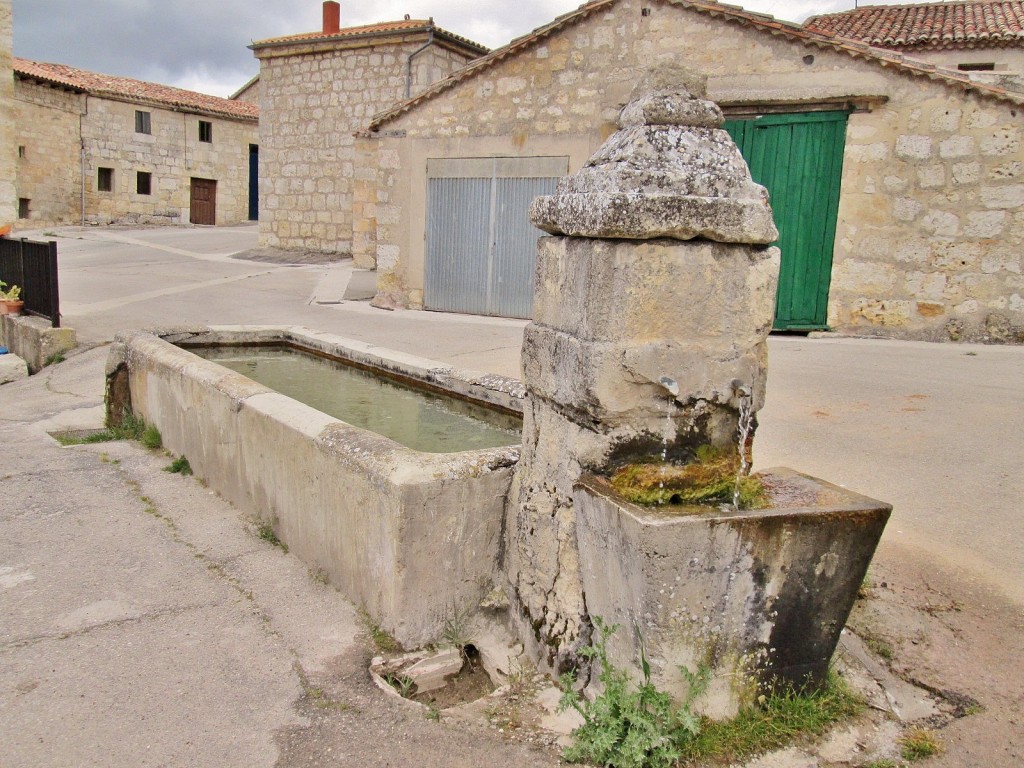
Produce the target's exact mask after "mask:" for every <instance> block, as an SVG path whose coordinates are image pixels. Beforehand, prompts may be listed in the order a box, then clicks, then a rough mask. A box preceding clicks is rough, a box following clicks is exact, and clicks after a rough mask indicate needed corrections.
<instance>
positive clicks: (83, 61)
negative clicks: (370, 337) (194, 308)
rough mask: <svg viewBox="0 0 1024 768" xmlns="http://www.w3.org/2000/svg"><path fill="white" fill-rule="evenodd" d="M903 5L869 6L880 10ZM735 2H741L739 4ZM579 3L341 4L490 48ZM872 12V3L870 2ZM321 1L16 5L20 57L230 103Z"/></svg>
mask: <svg viewBox="0 0 1024 768" xmlns="http://www.w3.org/2000/svg"><path fill="white" fill-rule="evenodd" d="M897 1H898V0H888V2H887V0H871V4H874V5H886V4H893V2H897ZM733 2H737V0H733ZM580 3H581V0H513V1H512V2H510V1H509V0H341V17H342V26H355V25H358V24H367V23H372V22H376V21H387V20H393V19H401V18H403V17H404V16H405V14H410V15H411V16H412V18H414V19H420V18H427V17H429V16H433V17H434V21H435V22H437V24H438V25H440V26H442V27H444V28H445V29H447V30H449V31H451V32H455V33H457V34H460V35H463V36H464V37H468V38H470V39H471V40H475V41H477V42H479V43H483V44H484V45H487V46H489V47H491V48H494V47H497V46H500V45H504V44H505V43H507V42H508V41H509V40H511V39H512V38H514V37H518V36H519V35H522V34H525V33H526V32H529V31H530V30H532V29H534V28H535V27H538V26H540V25H542V24H546V23H547V22H549V21H551V20H552V19H553V18H554V17H555V16H558V15H560V14H562V13H565V12H567V11H570V10H573V9H574V8H576V7H578V6H579V5H580ZM739 4H742V5H744V7H746V8H747V9H748V10H752V11H759V12H762V13H771V14H774V15H775V16H777V17H779V18H782V19H786V20H788V21H802V20H803V19H804V18H806V17H807V16H809V15H811V14H814V13H829V12H832V11H837V10H846V9H848V8H852V7H853V5H854V0H747V2H745V3H739ZM863 4H867V3H862V5H863ZM320 22H321V2H320V1H319V0H14V53H15V55H16V56H21V57H23V58H26V59H35V60H37V61H50V62H56V63H60V64H68V65H71V66H73V67H78V68H80V69H87V70H91V71H93V72H102V73H105V74H111V75H122V76H125V77H134V78H138V79H139V80H149V81H153V82H158V83H165V84H168V85H176V86H178V87H180V88H188V89H191V90H196V91H202V92H204V93H212V94H214V95H217V96H228V95H229V94H230V93H232V92H233V91H234V90H236V89H237V88H238V87H240V86H241V85H242V84H243V83H245V82H246V81H247V80H248V79H249V78H250V77H252V76H253V75H255V74H256V73H257V72H258V71H259V67H258V66H257V62H256V60H255V59H254V58H253V56H252V51H250V50H248V49H247V48H246V46H247V45H249V43H251V42H252V41H253V40H261V39H264V38H268V37H277V36H279V35H289V34H293V33H297V32H310V31H314V30H317V29H319V28H320Z"/></svg>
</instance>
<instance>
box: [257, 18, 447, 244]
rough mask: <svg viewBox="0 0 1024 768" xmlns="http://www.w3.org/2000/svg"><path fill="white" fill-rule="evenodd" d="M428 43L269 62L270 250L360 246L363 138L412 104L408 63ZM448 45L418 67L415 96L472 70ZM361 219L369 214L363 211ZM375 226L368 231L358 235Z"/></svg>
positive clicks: (264, 214)
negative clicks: (358, 164)
mask: <svg viewBox="0 0 1024 768" xmlns="http://www.w3.org/2000/svg"><path fill="white" fill-rule="evenodd" d="M425 40H426V37H425V36H423V37H422V39H420V38H416V39H414V40H409V41H401V42H398V43H381V44H378V45H364V46H362V47H355V48H341V49H333V50H326V51H324V50H319V51H310V52H303V51H301V50H299V51H295V52H288V51H286V52H285V53H286V54H287V55H280V53H278V54H276V55H270V54H269V53H264V52H258V53H257V55H258V56H259V57H260V58H261V63H260V114H261V120H260V243H261V244H262V245H265V246H273V247H281V248H302V249H309V250H314V251H324V252H340V253H348V252H350V251H351V250H352V240H353V223H352V222H353V202H354V197H353V181H354V179H355V178H358V177H357V176H356V173H355V167H354V150H353V144H354V139H353V134H354V133H355V132H356V131H357V130H359V129H360V128H362V127H363V126H364V125H366V124H367V123H368V122H369V120H370V118H371V117H372V116H373V115H374V114H376V113H377V112H380V111H382V110H383V109H385V108H387V107H390V106H392V105H393V104H395V103H396V102H399V101H402V100H404V99H405V93H406V61H407V59H408V56H409V54H411V53H412V52H413V51H415V50H416V49H417V48H419V47H420V46H421V45H422V44H423V42H424V41H425ZM465 62H466V57H465V56H464V55H462V54H459V53H457V52H454V51H451V50H449V49H447V48H444V47H442V46H440V45H433V46H431V47H430V48H428V49H426V50H425V51H423V52H422V53H420V54H419V55H418V56H417V57H416V59H414V62H413V69H412V75H413V77H412V89H411V92H412V94H413V95H416V94H417V93H419V92H420V91H422V90H423V89H424V88H426V86H427V85H429V84H430V83H432V82H434V81H435V80H438V79H440V78H443V77H445V76H447V75H448V74H449V73H451V72H453V71H454V70H456V69H458V68H459V67H461V66H463V65H464V64H465ZM359 213H360V217H359V218H361V219H363V216H362V214H363V213H364V211H362V210H360V211H359ZM368 226H369V225H368V224H367V223H365V220H364V223H362V224H360V225H359V227H357V230H356V233H355V237H360V236H361V234H362V233H363V232H364V231H365V229H366V228H367V227H368Z"/></svg>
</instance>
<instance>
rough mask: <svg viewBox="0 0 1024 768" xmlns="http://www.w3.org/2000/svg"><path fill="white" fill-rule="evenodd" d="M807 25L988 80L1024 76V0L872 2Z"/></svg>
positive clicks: (816, 18)
mask: <svg viewBox="0 0 1024 768" xmlns="http://www.w3.org/2000/svg"><path fill="white" fill-rule="evenodd" d="M804 28H805V29H808V30H810V31H812V32H821V33H823V34H826V35H835V36H837V37H846V38H850V39H852V40H858V41H860V42H862V43H867V44H868V45H873V46H875V47H877V48H888V49H891V50H894V51H899V52H901V53H905V54H907V55H908V56H913V57H914V58H915V59H919V60H921V61H926V62H929V63H931V64H935V65H937V66H940V67H946V68H947V69H955V70H958V71H961V72H971V73H976V74H974V75H973V76H975V77H977V78H980V79H982V80H992V79H994V78H1000V77H1003V76H1006V75H1017V76H1020V75H1024V0H982V1H981V2H973V1H972V0H967V2H949V3H917V4H914V5H869V6H865V7H863V8H854V9H852V10H849V11H843V12H841V13H828V14H822V15H819V16H812V17H811V18H809V19H807V20H806V21H805V22H804ZM997 82H998V81H997ZM1019 82H1021V81H1019V80H1018V83H1019Z"/></svg>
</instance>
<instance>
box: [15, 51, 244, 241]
mask: <svg viewBox="0 0 1024 768" xmlns="http://www.w3.org/2000/svg"><path fill="white" fill-rule="evenodd" d="M13 86H14V109H13V119H14V124H15V129H14V132H15V140H14V142H13V143H14V145H15V146H16V147H17V154H18V157H17V170H16V174H15V178H16V184H17V196H18V200H19V210H18V223H19V225H22V226H31V227H39V226H45V225H47V224H68V223H73V224H79V223H82V224H84V223H101V224H107V223H113V222H125V223H162V224H186V223H194V224H231V223H237V222H239V221H245V220H247V219H249V218H255V210H254V208H253V210H252V211H251V210H250V208H251V206H250V188H252V189H253V190H254V189H255V186H256V179H255V178H254V177H251V176H250V173H251V172H252V173H255V168H253V169H252V171H250V163H249V156H250V151H251V149H253V148H255V146H256V142H257V134H258V128H257V122H258V113H259V109H258V107H257V106H256V105H254V104H249V103H246V102H242V101H230V100H228V99H222V98H218V97H216V96H208V95H205V94H201V93H194V92H192V91H185V90H181V89H179V88H171V87H169V86H165V85H158V84H156V83H147V82H142V81H139V80H132V79H130V78H124V77H113V76H110V75H101V74H96V73H93V72H86V71H84V70H80V69H75V68H74V67H68V66H65V65H62V64H48V63H43V62H36V61H29V60H26V59H17V58H16V59H15V60H14V82H13ZM253 202H255V200H253ZM250 213H252V215H250Z"/></svg>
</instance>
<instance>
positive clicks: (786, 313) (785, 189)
mask: <svg viewBox="0 0 1024 768" xmlns="http://www.w3.org/2000/svg"><path fill="white" fill-rule="evenodd" d="M846 119H847V113H846V112H808V113H803V114H785V115H764V116H762V117H758V118H757V119H754V120H729V121H727V122H726V124H725V129H726V130H727V131H729V133H730V134H731V135H732V137H733V139H735V141H736V144H737V145H738V146H739V148H740V152H742V153H743V157H744V158H745V159H746V161H747V164H748V165H749V166H750V174H751V176H753V177H754V181H756V182H757V183H759V184H763V185H764V186H765V187H767V188H768V191H769V192H770V193H771V203H772V212H773V213H774V214H775V225H776V226H777V227H778V228H779V239H778V242H777V243H776V245H778V246H779V248H780V249H781V250H782V266H781V267H780V269H779V293H778V297H777V299H776V302H775V328H776V329H778V330H802V331H806V330H815V329H819V328H825V327H826V319H827V316H828V290H829V284H830V282H831V277H832V251H833V248H834V247H835V236H836V216H837V214H838V210H839V187H840V182H841V180H842V175H843V150H844V147H845V144H846Z"/></svg>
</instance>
